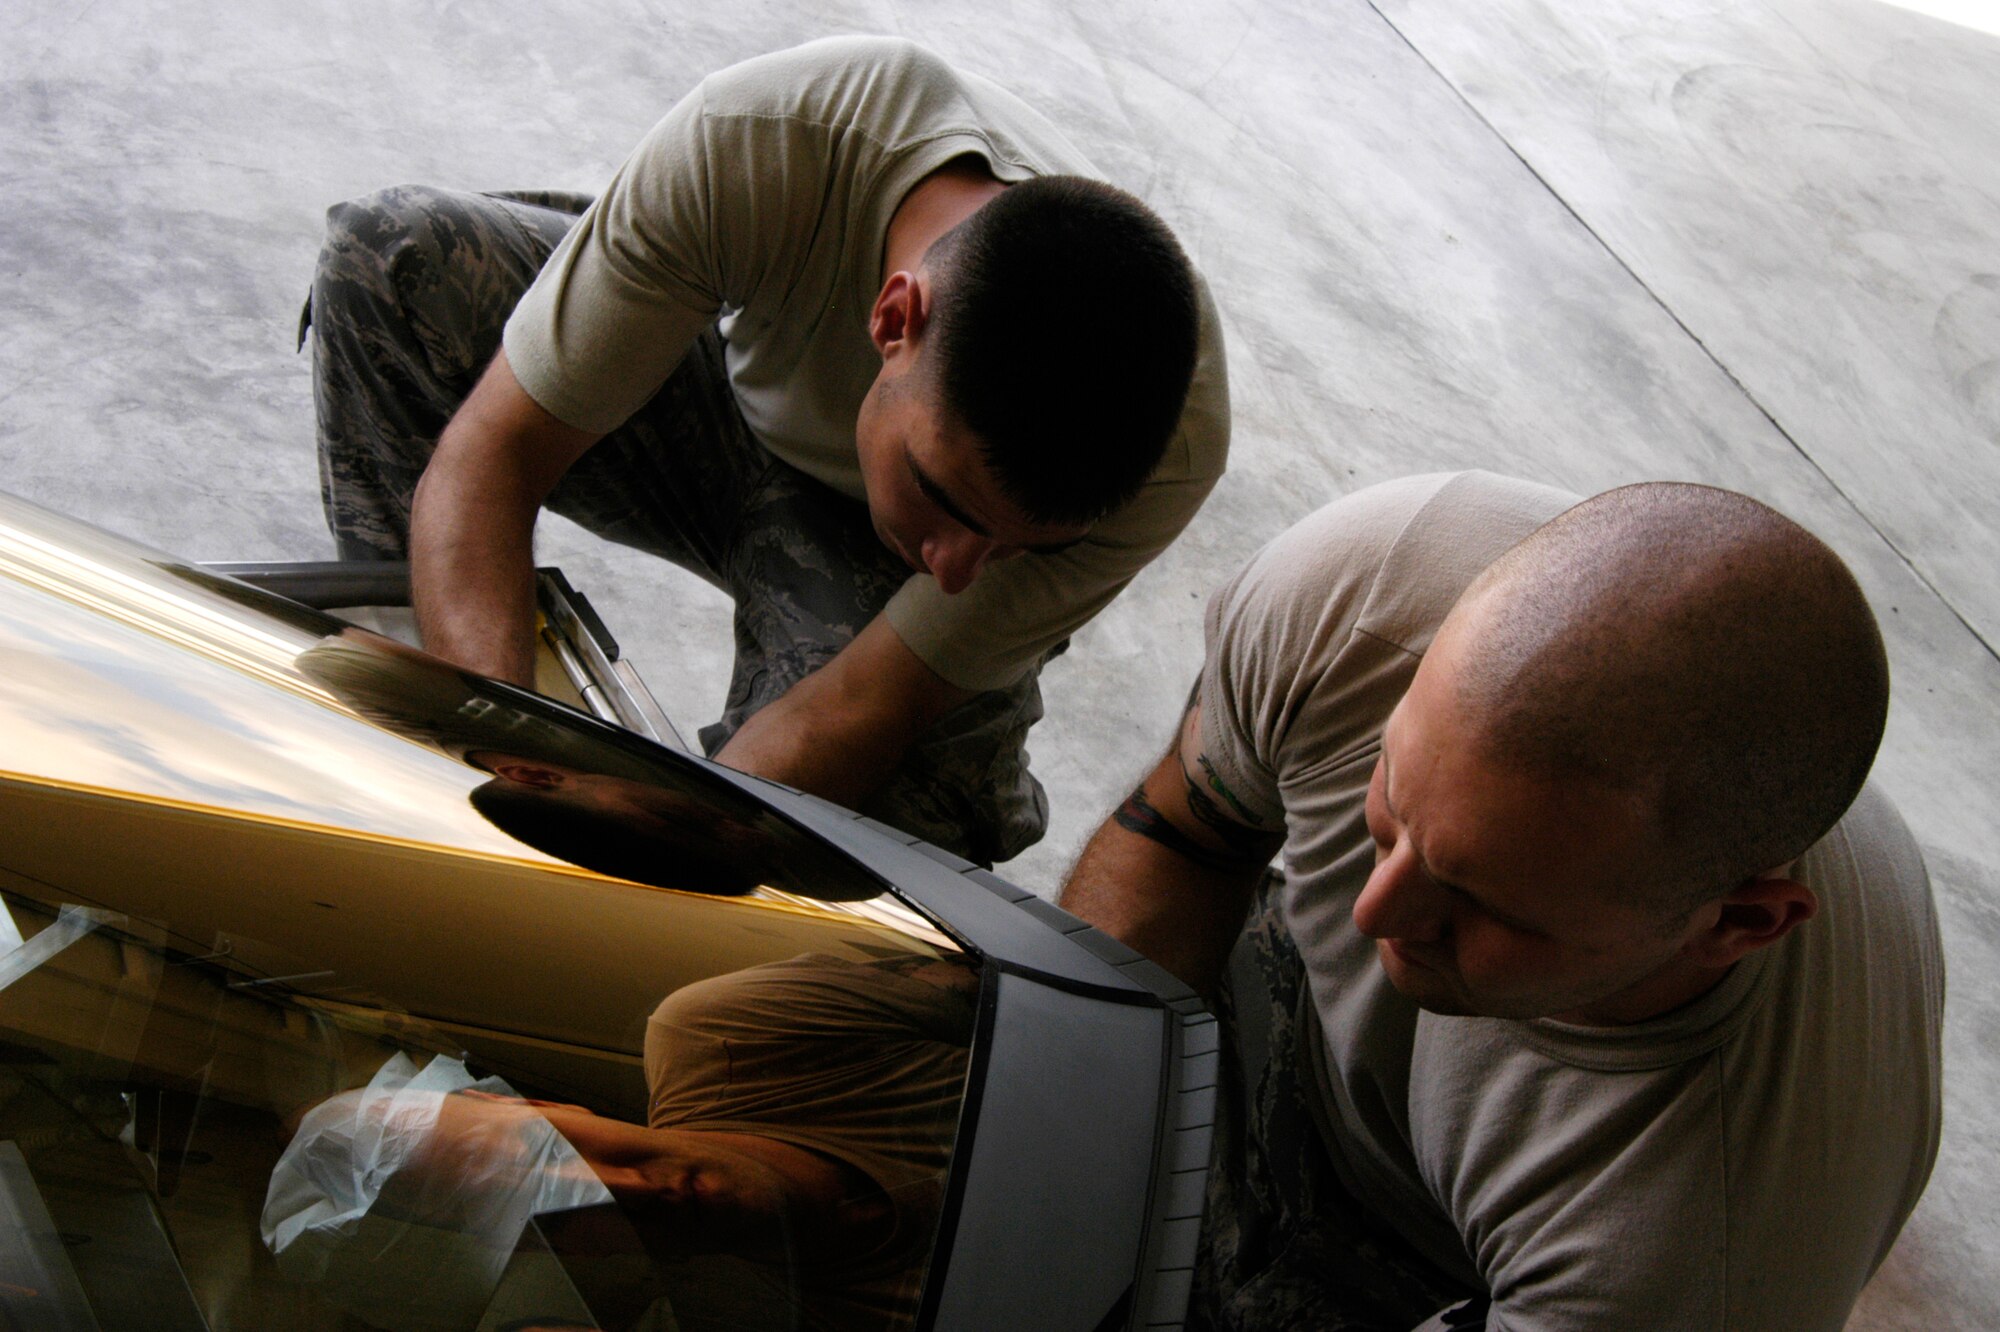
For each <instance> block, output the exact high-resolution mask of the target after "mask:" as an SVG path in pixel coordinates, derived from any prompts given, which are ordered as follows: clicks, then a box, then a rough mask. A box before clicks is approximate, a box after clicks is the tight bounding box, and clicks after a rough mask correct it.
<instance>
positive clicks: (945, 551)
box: [924, 532, 1000, 594]
mask: <svg viewBox="0 0 2000 1332" xmlns="http://www.w3.org/2000/svg"><path fill="white" fill-rule="evenodd" d="M999 549H1000V544H999V543H998V542H996V541H994V540H992V539H991V538H989V537H983V536H980V535H979V534H978V533H977V532H958V533H952V534H948V535H941V536H933V537H931V538H930V539H929V540H927V541H925V542H924V567H925V568H926V569H929V570H930V571H931V577H933V578H935V579H937V585H938V586H939V587H940V588H942V589H944V591H945V592H946V593H947V594H950V593H953V592H963V591H964V590H965V589H966V588H968V587H970V586H971V585H972V580H973V579H975V578H977V577H979V571H980V570H981V569H984V568H985V567H986V564H987V561H989V560H991V559H993V558H994V555H995V552H996V551H998V550H999Z"/></svg>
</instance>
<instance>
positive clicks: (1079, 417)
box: [924, 176, 1201, 524]
mask: <svg viewBox="0 0 2000 1332" xmlns="http://www.w3.org/2000/svg"><path fill="white" fill-rule="evenodd" d="M924 264H925V267H926V268H928V269H929V270H930V276H931V281H932V290H933V292H934V296H933V302H934V308H933V313H932V316H931V317H932V321H933V322H932V325H931V338H932V342H931V346H930V348H929V351H930V353H931V354H932V355H933V356H934V357H935V359H934V361H933V362H932V364H931V367H930V374H931V385H932V388H933V390H934V392H935V393H936V394H937V395H938V401H939V405H940V406H942V408H943V409H944V411H945V412H946V414H947V415H948V417H949V418H950V419H951V420H952V421H953V422H954V423H955V424H957V425H959V426H962V427H963V428H965V429H966V430H969V431H970V432H971V433H972V435H973V436H974V437H975V438H976V439H977V440H978V441H979V448H980V451H981V456H982V458H983V459H984V461H985V463H986V465H987V467H988V468H989V469H990V470H991V472H992V473H993V475H994V479H995V480H996V481H997V482H998V483H999V486H1000V489H1001V492H1002V493H1003V494H1005V495H1006V497H1007V498H1008V499H1009V500H1010V501H1011V502H1012V503H1013V504H1014V505H1015V506H1016V507H1018V508H1019V509H1020V510H1021V512H1022V514H1023V516H1025V517H1026V518H1027V519H1028V520H1029V521H1031V522H1036V523H1062V524H1070V523H1091V522H1095V521H1097V520H1098V519H1099V518H1102V517H1104V515H1106V514H1107V513H1110V512H1111V511H1112V510H1113V509H1116V508H1117V507H1118V506H1119V505H1121V504H1123V503H1124V502H1125V501H1127V500H1129V499H1130V498H1132V496H1133V495H1135V494H1137V493H1138V491H1139V488H1140V487H1141V486H1143V485H1144V484H1145V483H1146V478H1147V477H1149V476H1151V475H1152V473H1153V469H1154V468H1155V467H1157V466H1159V462H1160V458H1161V456H1162V455H1163V454H1164V453H1165V452H1166V447H1167V442H1168V440H1170V439H1171V438H1172V436H1173V432H1174V427H1175V425H1176V424H1177V423H1178V422H1179V420H1180V415H1181V408H1182V406H1183V405H1184V404H1185V403H1186V401H1187V394H1188V385H1189V384H1190V382H1191V381H1192V380H1193V377H1194V367H1195V356H1196V351H1197V348H1198V345H1199V343H1200V337H1201V309H1200V298H1199V296H1198V294H1197V290H1196V285H1195V277H1194V270H1193V269H1192V268H1191V267H1190V266H1189V264H1188V260H1187V256H1186V255H1185V254H1183V253H1182V252H1181V247H1180V243H1179V242H1178V241H1176V240H1175V239H1174V235H1173V232H1171V231H1170V230H1168V228H1167V224H1166V223H1164V222H1162V221H1161V220H1160V219H1159V217H1158V216H1157V215H1155V214H1154V213H1153V211H1152V210H1151V209H1149V208H1148V207H1146V205H1145V204H1143V203H1141V202H1139V200H1137V199H1136V198H1134V197H1133V196H1131V195H1129V194H1127V193H1126V192H1125V191H1123V190H1121V189H1118V188H1116V187H1115V186H1111V185H1106V184H1104V183H1103V182H1102V181H1095V180H1086V179H1084V178H1083V177H1080V176H1042V177H1039V178H1036V179H1033V180H1027V181H1023V182H1021V183H1020V184H1018V185H1013V186H1009V187H1008V188H1007V189H1005V190H1002V191H1001V192H1000V193H999V194H998V195H996V196H994V198H993V199H991V200H990V201H988V202H987V203H986V204H985V205H984V206H982V207H981V208H979V209H978V211H976V212H974V213H973V214H972V215H971V216H970V217H968V218H966V219H965V220H964V221H963V222H961V223H959V224H958V226H956V227H954V228H952V229H951V230H950V231H948V232H946V233H945V234H944V235H943V236H941V237H939V238H938V240H937V241H936V242H934V243H933V244H932V246H931V247H930V249H929V251H928V252H927V253H926V254H925V256H924Z"/></svg>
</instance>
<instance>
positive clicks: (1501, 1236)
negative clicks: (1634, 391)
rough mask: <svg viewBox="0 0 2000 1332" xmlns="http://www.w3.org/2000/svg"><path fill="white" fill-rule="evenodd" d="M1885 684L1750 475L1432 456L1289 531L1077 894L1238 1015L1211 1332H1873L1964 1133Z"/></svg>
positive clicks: (1807, 552)
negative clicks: (1654, 477) (1745, 478)
mask: <svg viewBox="0 0 2000 1332" xmlns="http://www.w3.org/2000/svg"><path fill="white" fill-rule="evenodd" d="M1887 703H1888V671H1887V665H1886V661H1885V658H1884V655H1883V650H1882V644H1881V639H1880V636H1879V634H1878V632H1877V629H1876V626H1875V621H1874V617H1873V615H1872V613H1871V612H1870V611H1869V608H1868V605H1867V603H1866V601H1865V600H1864V599H1863V597H1862V594H1861V592H1860V589H1859V588H1858V586H1857V585H1856V584H1855V582H1854V579H1853V577H1852V576H1851V575H1850V574H1849V573H1848V571H1847V569H1846V568H1845V567H1844V566H1843V565H1842V564H1841V562H1840V560H1839V559H1838V558H1837V557H1836V556H1834V555H1833V553H1832V552H1831V551H1829V550H1828V549H1827V548H1826V547H1825V546H1824V545H1823V544H1821V543H1820V542H1819V541H1818V540H1816V539H1815V538H1813V537H1812V536H1811V535H1810V534H1809V533H1807V532H1805V531H1804V530H1803V529H1801V528H1799V527H1798V526H1797V525H1796V524H1794V523H1792V522H1790V521H1789V520H1787V519H1785V518H1784V517H1782V516H1781V515H1779V514H1777V513H1775V512H1773V511H1772V510H1770V509H1768V508H1766V507H1764V506H1763V505H1761V504H1758V503H1756V502H1755V501H1753V500H1749V499H1747V498H1745V497H1743V496H1740V495H1735V494H1731V493H1729V492H1727V491H1720V490H1713V489H1709V488H1707V487H1700V486H1685V485H1645V486H1633V487H1626V488H1624V489H1621V490H1615V491H1611V492H1609V493H1607V494H1604V495H1600V496H1598V497H1596V498H1595V499H1591V500H1587V501H1584V502H1583V503H1580V504H1579V503H1576V501H1575V497H1573V496H1569V495H1565V494H1562V493H1560V492H1556V491H1552V490H1548V489H1546V488H1543V487H1539V486H1531V485H1527V484H1525V483H1520V482H1514V481H1508V480H1505V479H1502V478H1499V477H1495V476H1490V475H1487V474H1484V473H1476V472H1475V473H1462V474H1457V475H1450V476H1428V477H1418V478H1413V479H1410V480H1406V481H1399V482H1395V483H1391V484H1389V485H1384V486H1378V487H1375V488H1373V489H1371V490H1367V491H1364V492H1361V493H1360V494H1357V495H1354V496H1352V497H1349V498H1347V499H1344V500H1341V501H1339V502H1337V503H1335V504H1333V505H1330V506H1329V507H1327V508H1326V509H1323V510H1321V511H1320V512H1319V513H1317V514H1315V515H1313V516H1312V517H1310V518H1308V519H1306V520H1305V521H1304V522H1302V523H1300V524H1299V525H1298V526H1296V527H1294V528H1293V529H1291V530H1290V531H1289V532H1287V533H1285V534H1284V535H1282V536H1280V537H1279V538H1278V539H1277V540H1276V541H1274V542H1272V543H1271V544H1270V545H1269V546H1267V547H1266V548H1265V549H1264V550H1263V551H1262V552H1260V553H1259V554H1258V555H1257V556H1256V557H1255V558H1254V559H1253V560H1252V561H1251V562H1250V564H1249V565H1248V566H1247V567H1246V568H1245V569H1244V570H1243V571H1242V572H1241V573H1240V574H1238V575H1237V577H1236V578H1235V579H1234V580H1233V581H1231V582H1230V583H1229V584H1228V585H1227V586H1226V587H1224V588H1223V589H1222V590H1221V591H1220V592H1219V593H1217V595H1216V596H1215V598H1214V600H1213V601H1212V602H1211V603H1210V606H1209V609H1208V617H1207V659H1206V662H1205V664H1204V667H1203V670H1202V678H1201V683H1200V686H1199V689H1198V692H1197V694H1196V697H1195V701H1194V703H1193V705H1192V706H1191V707H1190V708H1189V709H1188V712H1187V714H1186V716H1185V717H1184V718H1183V720H1182V722H1181V726H1180V730H1179V733H1178V737H1177V739H1176V740H1175V742H1174V744H1173V745H1172V746H1171V747H1170V749H1169V750H1168V753H1167V755H1166V756H1165V758H1164V759H1163V760H1162V761H1161V762H1160V764H1159V766H1158V767H1157V768H1156V769H1155V770H1154V771H1153V772H1152V773H1151V774H1150V775H1149V776H1148V777H1147V778H1146V779H1145V781H1144V782H1143V783H1142V784H1141V786H1140V787H1139V789H1138V790H1137V791H1135V792H1134V793H1133V795H1132V796H1131V797H1130V798H1129V799H1128V800H1127V801H1126V802H1125V804H1124V805H1123V806H1121V807H1120V808H1119V810H1118V811H1117V812H1116V813H1115V814H1114V815H1113V816H1112V818H1111V819H1110V820H1108V821H1107V822H1106V823H1105V825H1104V826H1103V828H1102V829H1100V830H1099V832H1098V833H1097V835H1096V836H1095V838H1093V840H1092V841H1091V843H1090V845H1089V846H1088V847H1087V848H1086V850H1085V852H1084V855H1083V857H1082V859H1081V860H1080V861H1079V863H1078V865H1077V867H1076V869H1075V870H1074V871H1073V873H1072V876H1071V879H1070V882H1069V884H1068V886H1067V887H1066V889H1065V892H1064V897H1063V904H1064V905H1065V906H1066V907H1068V908H1069V910H1071V911H1072V912H1074V913H1076V914H1078V915H1080V916H1082V917H1084V918H1085V919H1088V920H1090V921H1093V922H1094V923H1096V924H1098V925H1099V926H1101V927H1103V928H1105V929H1107V930H1109V931H1110V932H1111V933H1113V934H1115V935H1117V936H1119V937H1120V938H1122V939H1123V940H1125V941H1126V942H1127V943H1130V944H1131V945H1133V946H1134V947H1136V948H1138V949H1140V950H1141V951H1142V952H1145V953H1147V954H1148V955H1150V956H1152V957H1153V958H1154V959H1155V960H1157V961H1159V962H1160V963H1161V964H1162V965H1165V966H1167V967H1168V968H1169V969H1171V970H1173V971H1174V972H1176V973H1177V974H1178V975H1180V976H1181V977H1182V978H1183V979H1185V980H1187V981H1188V982H1189V983H1191V984H1193V985H1195V986H1197V987H1198V988H1201V989H1203V990H1204V991H1208V992H1211V993H1214V992H1217V991H1218V989H1219V991H1220V995H1219V997H1220V1002H1221V1005H1222V1007H1223V1010H1224V1015H1225V1018H1226V1019H1227V1020H1228V1022H1229V1025H1230V1030H1231V1032H1232V1035H1233V1036H1234V1037H1235V1038H1236V1046H1235V1056H1236V1061H1237V1065H1238V1066H1237V1067H1234V1068H1233V1069H1232V1072H1231V1073H1230V1075H1229V1076H1228V1077H1227V1078H1226V1079H1225V1081H1226V1084H1227V1085H1226V1087H1225V1090H1226V1092H1227V1093H1229V1094H1226V1095H1225V1096H1224V1097H1223V1105H1224V1111H1223V1121H1224V1122H1223V1126H1222V1127H1223V1132H1222V1133H1221V1134H1220V1135H1219V1136H1220V1139H1221V1141H1222V1143H1223V1147H1222V1155H1221V1156H1220V1158H1219V1159H1218V1163H1217V1164H1218V1169H1217V1171H1216V1172H1215V1176H1214V1181H1213V1182H1212V1184H1211V1193H1210V1207H1209V1213H1208V1217H1207V1221H1206V1224H1205V1227H1204V1241H1203V1256H1202V1260H1201V1267H1200V1271H1199V1275H1198V1276H1197V1279H1196V1301H1195V1303H1196V1308H1195V1311H1194V1323H1193V1325H1197V1326H1221V1327H1242V1328H1274V1327H1295V1326H1296V1327H1313V1328H1323V1327H1410V1326H1412V1325H1421V1326H1423V1327H1425V1328H1439V1329H1442V1328H1452V1329H1461V1328H1476V1327H1481V1326H1485V1327H1487V1328H1492V1329H1502V1328H1505V1329H1529V1328H1532V1329H1558V1328H1604V1327H1672V1328H1715V1329H1722V1328H1729V1329H1732V1330H1733V1332H1740V1330H1742V1329H1764V1328H1769V1329H1779V1328H1784V1329H1802V1328H1828V1329H1832V1328H1838V1327H1840V1326H1841V1325H1842V1324H1843V1322H1844V1321H1845V1319H1846V1317H1847V1314H1848V1311H1849V1309H1850V1308H1851V1306H1852V1305H1853V1302H1854V1300H1855V1298H1856V1296H1857V1295H1858V1294H1859V1292H1860V1290H1861V1287H1862V1285H1863V1284H1864V1283H1865V1282H1866V1281H1867V1279H1868V1277H1869V1275H1870V1274H1871V1273H1872V1272H1873V1271H1874V1269H1875V1267H1876V1266H1877V1264H1879V1263H1880V1262H1881V1260H1882V1257H1883V1255H1884V1254H1886V1253H1887V1251H1888V1249H1889V1246H1890V1244H1891V1243H1892V1242H1893V1240H1894V1239H1895V1236H1896V1234H1897V1231H1898V1230H1899V1229H1900V1228H1901V1226H1902V1224H1903V1221H1904V1219H1905V1218H1906V1217H1907V1216H1908V1215H1909V1213H1910V1210H1911V1208H1912V1207H1913V1206H1914V1205H1915V1203H1916V1200H1917V1197H1918V1195H1919V1193H1920V1192H1921V1191H1922V1189H1923V1185H1924V1182H1925V1180H1926V1179H1927V1178H1928V1176H1929V1172H1930V1168H1931V1163H1932V1161H1933V1159H1934V1157H1935V1155H1936V1150H1937V1135H1938V1122H1939V1081H1938V1080H1939V1030H1940V1010H1941V1006H1942V1000H1943V964H1942V960H1941V957H1940V954H1939V948H1938V940H1937V925H1936V918H1935V915H1934V912H1933V908H1932V903H1931V897H1930V889H1929V883H1928V879H1927V878H1926V875H1925V872H1924V868H1923V863H1922V860H1921V858H1920V857H1919V855H1918V852H1917V849H1916V847H1915V845H1914V844H1913V843H1912V841H1911V839H1910V836H1909V833H1908V832H1907V830H1906V829H1905V828H1904V827H1903V824H1902V822H1901V820H1900V819H1899V818H1898V816H1897V815H1896V813H1895V811H1894V809H1893V808H1892V807H1891V806H1890V805H1889V803H1888V801H1887V800H1886V799H1885V798H1884V797H1883V796H1882V795H1881V794H1880V793H1879V792H1878V791H1876V790H1875V789H1874V788H1873V787H1870V786H1866V785H1865V781H1866V777H1867V773H1868V769H1869V766H1870V764H1871V762H1872V760H1873V758H1874V754H1875V750H1876V747H1877V745H1878V743H1879V741H1880V738H1881V734H1882V726H1883V721H1884V717H1885V715H1886V710H1887ZM1281 848H1282V851H1283V862H1282V866H1283V877H1282V883H1277V884H1273V885H1272V886H1269V887H1267V888H1265V889H1264V890H1263V891H1262V892H1261V893H1260V891H1259V885H1260V882H1261V881H1263V879H1264V875H1265V867H1266V866H1267V865H1268V863H1269V861H1270V859H1271V857H1272V856H1273V855H1274V854H1275V853H1277V852H1278V851H1279V850H1280V849H1281ZM1246 915H1247V916H1248V918H1249V928H1248V930H1247V931H1246V930H1244V929H1243V925H1244V922H1245V919H1246ZM1239 939H1240V941H1241V942H1240V944H1239ZM1232 948H1234V950H1235V951H1234V954H1233V956H1232ZM1225 972H1226V975H1227V979H1226V983H1225V980H1224V978H1225Z"/></svg>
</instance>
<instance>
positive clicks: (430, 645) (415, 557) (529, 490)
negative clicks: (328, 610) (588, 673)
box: [410, 352, 596, 685]
mask: <svg viewBox="0 0 2000 1332" xmlns="http://www.w3.org/2000/svg"><path fill="white" fill-rule="evenodd" d="M595 440H596V436H594V435H590V434H586V433H585V432H583V431H580V430H576V429H574V428H572V427H570V426H567V425H564V424H563V423H562V422H561V421H558V420H557V419H556V418H555V417H553V416H550V415H549V414H548V413H547V412H546V411H544V410H542V408H541V406H540V405H539V404H538V403H536V402H535V401H534V399H532V398H530V397H529V396H528V394H527V392H526V391H525V390H524V389H522V387H521V386H520V384H519V382H518V381H516V380H515V378H514V374H513V371H512V369H511V368H510V367H509V366H508V364H507V357H506V354H505V353H504V352H502V353H499V354H496V355H495V356H494V358H493V362H492V364H491V365H490V366H488V367H487V370H486V373H485V374H483V375H482V376H480V379H479V383H478V385H477V386H475V387H474V389H473V391H472V393H471V395H470V396H468V397H467V398H466V400H465V404H464V405H463V406H462V407H460V408H459V410H458V412H457V413H456V414H455V415H454V416H453V417H452V419H451V421H450V423H449V424H448V425H446V427H445V430H444V434H443V435H442V436H440V437H439V439H438V444H437V449H436V450H435V451H434V452H433V453H432V455H431V461H430V465H429V466H428V467H426V468H425V469H424V474H423V477H422V479H421V480H419V481H418V483H417V492H416V496H415V499H414V500H413V502H412V505H411V513H410V591H411V597H412V601H413V603H414V605H415V606H416V611H417V628H418V631H419V632H420V633H421V634H422V636H423V643H424V647H425V648H426V649H427V650H429V651H430V652H432V653H434V654H436V655H437V656H440V657H444V658H445V659H447V660H449V661H454V662H457V663H458V664H460V665H462V666H467V667H470V668H471V669H473V670H476V671H481V672H484V673H485V674H488V675H494V676H498V677H499V678H501V679H504V680H510V681H512V682H514V683H515V684H520V685H532V684H533V683H534V628H535V561H534V530H535V517H536V515H537V514H538V513H539V512H540V509H541V504H542V500H543V499H545V498H546V497H547V496H548V493H549V491H550V490H552V489H554V487H555V484H556V482H557V481H559V480H560V479H561V478H562V475H563V473H564V472H566V471H567V470H568V469H569V466H570V464H571V463H573V462H575V461H576V459H577V458H578V457H580V456H582V454H583V452H584V450H585V449H587V448H589V447H590V445H591V444H592V443H593V442H594V441H595Z"/></svg>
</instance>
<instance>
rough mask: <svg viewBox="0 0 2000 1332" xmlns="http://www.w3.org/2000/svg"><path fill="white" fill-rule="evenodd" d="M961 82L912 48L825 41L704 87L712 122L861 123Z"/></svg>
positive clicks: (894, 41) (733, 71)
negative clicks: (717, 118)
mask: <svg viewBox="0 0 2000 1332" xmlns="http://www.w3.org/2000/svg"><path fill="white" fill-rule="evenodd" d="M959 82H960V76H959V74H958V72H957V71H956V70H954V69H953V68H952V67H951V65H950V64H948V63H947V62H946V61H945V59H944V58H943V57H942V56H940V55H938V54H937V53H936V52H934V51H931V50H929V49H928V48H926V47H923V46H919V45H918V44H917V43H915V42H912V41H908V40H906V39H903V38H900V37H824V38H821V39H820V40H818V41H812V42H807V43H805V44H804V45H802V46H794V47H791V48H789V49H787V50H783V51H773V52H771V53H770V54H768V55H761V56H756V57H753V58H752V59H749V60H745V61H743V62H741V63H740V64H735V65H731V66H729V67H728V68H727V69H722V70H717V71H716V72H715V73H713V74H710V75H709V76H708V77H707V78H705V79H703V80H702V83H701V94H702V100H703V104H704V108H705V110H706V111H707V112H708V114H710V115H723V116H728V115H749V116H776V115H795V116H803V117H805V118H807V119H814V120H841V119H845V120H852V121H861V120H864V119H866V118H867V117H869V116H870V115H874V114H879V113H880V112H881V111H882V110H884V109H886V108H888V107H893V106H895V105H896V104H897V103H899V102H907V101H908V100H909V99H910V98H911V96H912V95H917V96H919V97H921V96H922V95H923V93H924V92H925V91H926V90H930V89H941V90H946V91H950V90H955V89H956V88H957V86H958V84H959Z"/></svg>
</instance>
